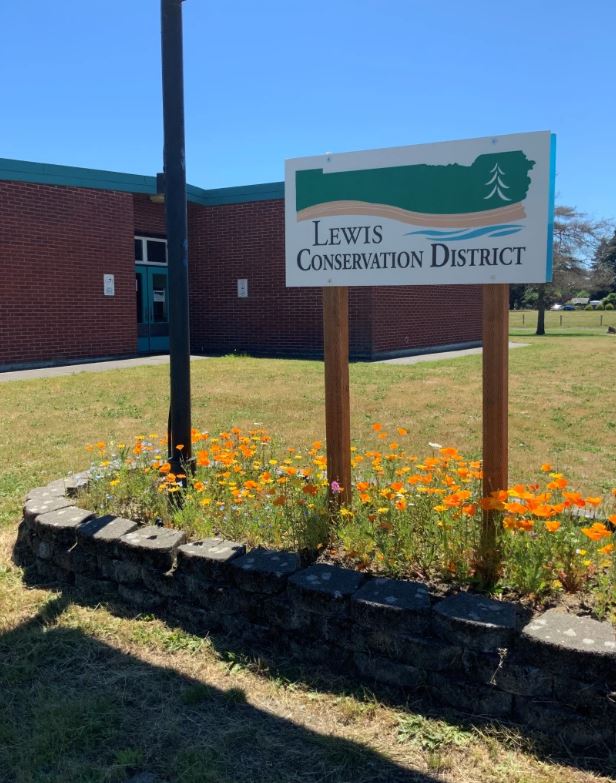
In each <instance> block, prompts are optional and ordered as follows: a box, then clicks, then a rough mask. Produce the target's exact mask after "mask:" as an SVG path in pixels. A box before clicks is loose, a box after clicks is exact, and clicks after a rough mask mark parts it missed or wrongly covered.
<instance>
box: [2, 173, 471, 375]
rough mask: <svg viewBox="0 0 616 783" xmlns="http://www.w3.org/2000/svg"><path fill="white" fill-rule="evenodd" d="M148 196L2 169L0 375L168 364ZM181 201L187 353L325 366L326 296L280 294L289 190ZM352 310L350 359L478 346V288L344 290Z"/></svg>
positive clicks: (113, 179) (204, 194) (149, 187)
mask: <svg viewBox="0 0 616 783" xmlns="http://www.w3.org/2000/svg"><path fill="white" fill-rule="evenodd" d="M155 194H156V179H155V177H145V176H137V175H131V174H121V173H116V172H108V171H95V170H90V169H82V168H74V167H66V166H56V165H47V164H38V163H27V162H24V161H14V160H6V159H0V270H1V283H0V369H9V368H11V367H19V366H36V365H43V364H61V363H68V362H71V361H79V360H83V359H100V358H108V357H120V356H134V355H135V354H138V353H152V352H156V353H162V352H165V350H166V349H167V348H168V325H167V299H168V297H167V269H166V263H165V252H166V248H165V241H164V238H165V215H164V205H163V204H161V203H156V196H155ZM153 198H154V200H153ZM188 199H189V204H188V232H189V237H188V239H189V278H190V323H191V349H192V351H193V352H194V353H206V354H214V353H217V354H224V353H232V352H239V353H249V354H254V355H268V356H308V357H310V356H315V357H318V356H321V355H322V323H321V318H322V314H321V289H318V288H285V265H284V185H283V183H281V182H276V183H271V184H265V185H251V186H246V187H236V188H222V189H217V190H203V189H202V188H197V187H193V186H189V187H188ZM238 281H244V283H243V285H245V288H246V292H247V295H246V296H238ZM349 308H350V343H351V345H350V353H351V358H353V359H363V360H371V359H377V358H387V357H393V356H400V355H405V354H412V353H421V352H425V351H428V350H445V349H450V348H452V347H454V346H455V347H468V346H470V345H478V344H479V340H480V331H481V297H480V289H479V287H478V286H438V287H436V286H400V287H380V288H351V289H350V305H349Z"/></svg>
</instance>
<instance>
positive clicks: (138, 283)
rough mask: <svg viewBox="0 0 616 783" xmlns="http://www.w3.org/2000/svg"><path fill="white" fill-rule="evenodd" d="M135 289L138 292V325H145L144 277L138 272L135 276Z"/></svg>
mask: <svg viewBox="0 0 616 783" xmlns="http://www.w3.org/2000/svg"><path fill="white" fill-rule="evenodd" d="M135 280H136V284H135V289H136V291H137V323H138V324H142V323H143V275H142V274H141V273H140V272H137V274H136V275H135Z"/></svg>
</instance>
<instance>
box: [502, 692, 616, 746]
mask: <svg viewBox="0 0 616 783" xmlns="http://www.w3.org/2000/svg"><path fill="white" fill-rule="evenodd" d="M514 718H515V719H516V720H518V721H520V722H521V723H523V724H525V725H526V726H530V727H531V728H532V729H534V730H535V731H539V732H541V733H542V734H546V735H548V736H551V737H558V738H559V739H560V740H561V742H563V744H564V745H565V746H566V747H567V748H571V749H573V748H575V749H588V748H592V747H602V748H604V749H605V748H607V749H609V750H613V748H614V725H613V724H610V723H608V722H604V721H600V720H590V719H589V718H587V717H583V716H581V715H577V714H576V713H575V712H573V711H572V710H567V709H564V708H562V707H560V706H559V705H558V704H556V703H555V702H549V701H536V700H531V699H526V698H524V697H520V696H516V697H515V702H514Z"/></svg>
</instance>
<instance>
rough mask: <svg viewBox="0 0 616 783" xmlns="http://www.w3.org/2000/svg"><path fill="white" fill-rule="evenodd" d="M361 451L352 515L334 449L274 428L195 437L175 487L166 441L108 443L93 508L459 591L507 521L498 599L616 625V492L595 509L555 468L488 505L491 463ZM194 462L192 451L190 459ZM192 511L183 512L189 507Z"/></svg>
mask: <svg viewBox="0 0 616 783" xmlns="http://www.w3.org/2000/svg"><path fill="white" fill-rule="evenodd" d="M371 436H372V438H373V441H374V443H373V445H372V447H370V448H367V449H362V450H359V449H356V448H354V449H353V458H352V465H353V471H354V487H353V502H352V505H350V506H348V507H346V506H342V507H341V508H339V509H338V510H337V513H336V514H332V507H331V502H330V501H331V491H332V490H333V491H334V492H335V491H336V490H337V489H338V487H336V486H333V487H329V486H328V483H327V475H326V458H325V456H324V453H323V449H322V444H321V443H320V442H318V441H315V442H313V443H312V444H311V446H310V448H308V449H306V450H303V451H302V450H299V449H294V448H290V449H287V450H286V451H284V452H283V453H279V452H278V451H276V450H275V449H274V447H273V446H272V439H271V436H270V435H269V433H267V432H266V431H264V430H262V429H254V430H251V431H249V432H242V431H241V430H239V429H238V428H237V427H233V428H231V429H230V430H229V431H228V432H222V433H219V434H218V435H210V434H209V433H206V432H200V431H198V430H194V431H193V444H192V447H193V453H194V455H195V471H194V473H193V472H192V471H186V473H178V474H174V473H173V472H172V470H171V465H170V463H169V462H168V461H167V459H166V457H165V456H163V454H164V453H165V451H166V442H165V440H164V439H159V438H158V437H157V436H156V435H152V436H150V437H146V436H139V437H137V438H136V440H135V442H134V443H133V444H131V445H128V444H115V445H114V444H107V443H104V442H98V443H96V444H91V445H90V446H89V447H88V448H89V449H90V450H91V451H93V452H95V453H96V454H97V457H98V458H97V459H96V460H95V462H94V463H93V466H92V469H91V471H90V473H91V476H92V478H93V481H91V482H90V485H89V489H88V493H87V496H86V499H85V502H86V504H88V507H89V508H92V509H94V510H95V511H96V512H97V513H99V514H103V513H114V514H117V515H121V516H125V517H129V518H131V519H135V520H138V521H139V522H140V523H142V524H154V523H156V524H163V525H165V526H170V527H174V528H177V529H179V530H184V531H185V532H187V533H188V534H189V535H191V536H195V537H212V536H222V537H223V538H226V539H231V540H240V541H242V542H244V543H246V544H248V545H249V546H258V545H262V546H266V547H273V548H276V549H285V550H289V551H295V552H301V553H309V554H312V555H313V556H316V555H318V556H319V557H320V559H322V560H323V559H326V560H330V561H334V562H342V563H344V564H345V565H350V566H352V567H353V568H354V569H356V570H359V571H369V572H371V573H374V574H381V575H385V576H394V577H404V578H409V579H417V578H419V579H422V580H423V581H425V582H427V583H429V584H432V585H435V584H440V585H442V586H445V587H448V586H453V587H456V586H457V587H460V586H464V587H466V586H469V585H470V586H473V585H476V583H477V561H478V548H479V534H480V522H481V515H482V513H483V511H484V510H487V509H492V510H495V511H496V512H498V514H499V518H500V520H501V523H502V524H501V527H500V531H499V547H500V552H501V557H502V560H501V567H500V572H499V580H498V583H497V585H496V588H495V589H496V592H498V593H500V594H504V595H508V596H515V597H516V598H523V599H529V600H531V601H533V602H535V603H536V602H539V601H545V600H553V599H555V598H558V597H559V596H563V595H565V594H568V595H576V596H578V598H579V599H580V600H581V601H582V602H583V603H584V604H585V605H586V607H587V608H590V609H591V610H592V612H593V613H594V614H595V616H597V617H598V618H601V619H604V618H610V617H611V618H612V619H614V618H616V614H615V613H616V562H615V560H616V559H615V556H614V549H615V544H614V541H615V536H614V529H615V527H616V513H615V511H616V510H615V508H614V504H615V499H616V498H615V496H616V489H613V490H612V491H611V494H610V495H608V496H607V497H600V496H586V495H582V494H581V493H579V492H577V491H575V490H574V489H573V488H572V487H570V486H569V482H568V480H567V479H566V477H565V476H563V475H562V474H561V473H559V472H558V471H556V470H554V469H553V468H552V466H551V465H548V464H544V465H542V466H541V471H540V475H541V479H540V480H538V481H537V482H534V483H530V484H529V483H525V484H522V483H519V484H514V485H513V486H511V487H509V488H508V490H506V491H502V492H499V493H494V495H493V496H491V497H489V498H482V496H481V478H482V473H481V463H480V461H479V460H472V459H466V458H465V457H464V456H463V455H462V454H460V453H459V452H458V451H457V449H454V448H451V447H443V446H440V445H439V444H430V447H431V450H432V451H431V453H430V454H428V455H427V456H422V457H421V458H420V457H419V456H418V455H417V454H414V453H413V452H412V451H411V450H410V449H409V447H408V446H407V445H406V443H407V441H408V439H409V438H408V432H407V430H406V429H404V428H402V427H398V428H396V429H395V431H394V434H391V433H388V432H386V431H385V430H384V428H383V427H382V425H381V424H379V423H375V424H373V425H372V432H371ZM181 451H182V449H180V452H181ZM180 498H181V502H178V501H179V499H180Z"/></svg>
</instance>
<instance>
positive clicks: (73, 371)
mask: <svg viewBox="0 0 616 783" xmlns="http://www.w3.org/2000/svg"><path fill="white" fill-rule="evenodd" d="M190 358H191V361H199V360H200V359H207V358H208V357H207V356H191V357H190ZM151 364H169V355H168V354H165V355H163V356H137V357H135V358H134V359H113V360H111V361H108V362H88V363H87V364H65V365H62V366H58V367H39V368H37V369H34V370H8V371H7V372H0V383H2V381H28V380H31V379H32V378H55V377H56V376H58V375H77V373H80V372H105V371H106V370H125V369H127V368H129V367H144V366H146V365H151Z"/></svg>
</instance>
